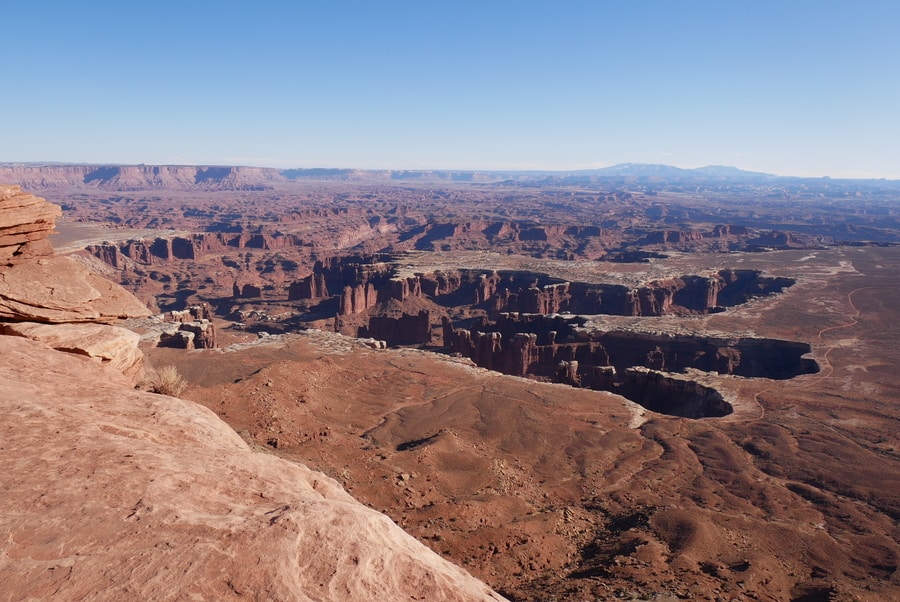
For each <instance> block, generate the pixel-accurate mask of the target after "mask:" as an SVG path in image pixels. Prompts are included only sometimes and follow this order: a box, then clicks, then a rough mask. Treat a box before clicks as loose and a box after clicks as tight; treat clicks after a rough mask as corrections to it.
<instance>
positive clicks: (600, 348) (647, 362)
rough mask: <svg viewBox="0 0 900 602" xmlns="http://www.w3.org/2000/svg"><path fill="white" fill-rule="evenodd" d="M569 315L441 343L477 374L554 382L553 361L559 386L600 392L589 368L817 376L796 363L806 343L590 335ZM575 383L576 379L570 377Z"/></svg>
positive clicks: (500, 323)
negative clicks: (563, 365)
mask: <svg viewBox="0 0 900 602" xmlns="http://www.w3.org/2000/svg"><path fill="white" fill-rule="evenodd" d="M583 323H584V319H583V318H579V317H577V316H574V317H572V316H559V315H553V316H542V315H521V314H515V313H511V314H501V315H500V316H499V319H498V320H497V321H495V322H493V321H490V320H481V321H480V322H476V323H475V324H474V325H473V326H472V328H470V329H454V328H453V327H452V325H450V324H449V321H445V324H444V344H445V345H446V346H447V347H448V348H450V349H451V350H452V351H453V352H455V353H459V354H461V355H463V356H465V357H468V358H470V359H471V360H473V361H474V362H475V363H476V364H478V365H479V366H481V367H483V368H489V369H493V370H497V371H499V372H503V373H506V374H512V375H515V376H534V377H537V378H542V379H547V380H555V379H556V378H557V376H558V375H559V374H560V363H561V362H577V363H576V364H575V366H574V372H573V367H572V366H569V367H568V368H567V370H564V371H563V372H565V373H566V374H567V376H566V378H565V379H564V380H565V381H577V382H578V383H579V384H580V385H581V386H583V387H588V388H600V387H597V386H595V383H594V382H593V380H594V378H595V377H598V378H600V379H601V380H602V379H604V378H605V377H606V375H605V374H603V375H600V374H599V373H597V372H596V371H595V370H594V368H595V367H601V368H603V367H614V368H615V369H616V371H617V372H618V373H620V374H622V373H624V371H625V370H627V369H628V368H631V367H634V366H642V367H645V368H648V369H651V370H660V371H666V372H679V371H683V370H685V369H688V368H692V369H695V370H701V371H704V372H718V373H721V374H734V375H736V376H745V377H751V378H760V377H761V378H770V379H776V380H781V379H789V378H793V377H794V376H797V375H800V374H812V373H816V372H818V370H819V367H818V364H816V362H815V361H814V360H811V359H807V358H806V357H804V356H805V355H806V354H808V353H809V352H810V351H811V347H810V345H809V344H807V343H802V342H797V341H782V340H776V339H764V338H749V337H733V338H726V337H716V336H693V335H687V334H659V333H649V332H647V333H645V332H630V331H608V332H603V331H590V330H587V329H584V328H581V325H582V324H583ZM576 376H577V378H576Z"/></svg>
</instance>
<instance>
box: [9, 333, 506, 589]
mask: <svg viewBox="0 0 900 602" xmlns="http://www.w3.org/2000/svg"><path fill="white" fill-rule="evenodd" d="M0 358H2V359H0V442H2V443H0V446H2V449H3V453H2V454H0V488H2V490H3V495H2V496H0V574H2V575H3V587H2V589H3V592H4V597H5V599H7V600H26V599H45V600H76V599H77V600H176V599H207V600H232V599H238V598H243V599H247V600H266V599H272V600H344V601H352V600H367V601H368V600H414V599H418V600H460V601H462V600H499V599H501V598H500V597H499V596H498V595H497V594H495V593H493V592H492V591H491V590H490V589H489V588H488V587H487V586H485V585H484V584H482V583H481V582H479V581H477V580H476V579H474V578H473V577H471V576H470V575H468V574H467V573H466V572H465V571H463V570H462V569H460V568H458V567H456V566H454V565H452V564H450V563H448V562H446V561H444V560H443V559H441V558H440V557H439V556H437V555H436V554H434V553H433V552H431V551H430V550H428V549H427V548H426V547H425V546H423V545H422V544H420V543H418V542H417V541H416V540H414V539H413V538H412V537H410V536H409V535H407V534H406V533H405V532H403V531H402V530H401V529H400V528H399V527H397V525H395V524H394V523H393V522H391V521H390V520H389V519H388V518H387V517H385V516H384V515H382V514H380V513H378V512H376V511H374V510H371V509H369V508H366V507H364V506H362V505H361V504H359V503H357V502H356V501H355V500H354V499H353V498H351V497H350V496H349V495H348V494H347V493H346V492H345V491H343V490H342V489H341V488H340V487H339V486H338V485H337V484H336V482H335V481H333V480H332V479H330V478H328V477H326V476H325V475H323V474H321V473H317V472H314V471H311V470H309V469H308V468H306V467H304V466H302V465H299V464H295V463H292V462H288V461H284V460H281V459H279V458H276V457H274V456H272V455H269V454H265V453H261V452H256V451H252V450H251V449H249V448H248V447H247V445H246V444H245V443H244V442H243V441H242V440H241V439H240V437H238V436H237V435H236V434H235V433H234V431H232V430H231V429H230V428H228V427H227V426H226V425H225V424H224V423H223V422H221V421H220V420H219V419H218V418H217V417H216V416H215V415H214V414H213V413H212V412H210V411H208V410H206V409H204V408H202V407H200V406H198V405H197V404H194V403H192V402H188V401H184V400H181V399H177V398H172V397H165V396H160V395H152V394H148V393H142V392H139V391H135V390H133V389H129V388H127V387H124V386H122V382H123V378H122V376H121V375H120V374H119V373H118V372H116V371H114V370H111V369H109V368H106V367H104V366H98V365H97V364H96V363H94V362H92V361H90V360H88V359H87V358H81V357H78V356H75V355H72V354H64V353H58V352H53V351H49V350H48V349H47V347H46V346H44V345H41V344H39V343H36V342H34V341H30V340H28V339H24V338H19V337H0Z"/></svg>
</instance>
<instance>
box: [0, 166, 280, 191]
mask: <svg viewBox="0 0 900 602" xmlns="http://www.w3.org/2000/svg"><path fill="white" fill-rule="evenodd" d="M0 181H6V182H18V183H19V184H20V185H21V186H24V187H26V188H28V189H31V190H44V189H54V188H95V189H100V190H115V191H133V190H265V189H267V188H269V187H271V184H272V183H278V182H284V181H286V178H285V177H284V176H282V175H281V172H280V171H279V170H277V169H269V168H262V167H230V166H229V167H217V166H196V165H31V164H29V165H15V164H14V165H0Z"/></svg>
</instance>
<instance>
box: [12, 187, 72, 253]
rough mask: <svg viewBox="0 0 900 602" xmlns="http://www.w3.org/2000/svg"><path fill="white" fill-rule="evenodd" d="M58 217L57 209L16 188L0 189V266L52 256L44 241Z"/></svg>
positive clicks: (48, 246)
mask: <svg viewBox="0 0 900 602" xmlns="http://www.w3.org/2000/svg"><path fill="white" fill-rule="evenodd" d="M61 215H62V210H61V209H60V207H59V205H54V204H52V203H48V202H47V201H46V200H44V199H42V198H41V197H37V196H34V195H33V194H28V193H26V192H22V190H21V188H20V187H19V186H0V265H13V264H14V263H17V262H21V261H24V260H28V259H35V258H38V257H48V256H50V255H53V245H51V244H50V241H49V240H48V239H47V237H48V236H50V235H51V234H52V233H53V228H54V226H55V225H56V218H58V217H60V216H61Z"/></svg>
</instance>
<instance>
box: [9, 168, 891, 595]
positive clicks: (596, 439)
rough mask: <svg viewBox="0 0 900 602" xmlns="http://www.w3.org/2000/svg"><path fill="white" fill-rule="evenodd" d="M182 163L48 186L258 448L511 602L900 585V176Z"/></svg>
mask: <svg viewBox="0 0 900 602" xmlns="http://www.w3.org/2000/svg"><path fill="white" fill-rule="evenodd" d="M194 169H195V172H194V173H195V175H194V176H192V177H194V179H195V182H194V184H178V185H173V188H170V189H166V188H162V187H156V188H153V187H150V186H147V185H145V186H147V187H146V188H145V189H143V190H140V191H138V190H134V191H128V190H125V189H124V188H122V189H117V188H115V187H116V186H118V184H115V185H114V184H111V183H110V182H112V181H113V180H112V179H97V180H95V181H96V182H100V181H101V180H102V182H104V184H102V186H107V187H106V188H103V187H101V184H97V185H96V186H94V185H93V184H92V183H85V182H80V183H79V182H77V181H76V180H77V178H76V180H72V181H71V182H70V183H69V184H68V185H64V186H63V185H61V186H51V185H48V186H47V187H46V188H45V189H44V190H45V192H44V193H45V194H47V196H49V197H51V199H53V200H55V201H56V202H58V203H60V205H61V206H62V207H63V216H64V219H63V221H61V222H60V223H59V230H60V231H61V234H60V235H58V239H59V240H60V242H59V243H57V244H58V246H59V247H61V248H63V249H64V250H65V252H66V253H67V254H69V256H70V257H71V258H73V259H75V260H77V262H78V263H79V265H82V266H89V267H90V269H92V270H93V271H95V272H96V273H98V274H104V275H105V276H106V277H108V278H112V279H115V280H116V281H117V282H118V283H120V284H121V285H122V286H124V287H126V288H128V289H129V290H131V291H133V292H134V293H135V294H136V295H137V296H138V297H139V298H140V299H141V300H142V301H144V302H145V303H147V304H148V305H149V306H150V307H151V308H152V309H153V310H154V311H160V312H164V313H161V314H160V315H158V316H155V317H140V318H135V319H132V320H129V321H128V322H127V324H128V326H129V327H130V328H131V329H132V330H133V331H135V332H136V333H138V334H139V335H140V337H141V341H142V343H141V346H142V347H143V349H144V352H145V354H146V356H147V358H148V361H149V364H150V366H151V370H152V367H160V366H166V365H176V366H177V367H178V369H179V371H180V372H181V373H182V374H183V375H184V377H185V378H186V380H187V382H188V388H187V390H186V391H185V393H184V396H185V397H186V398H188V399H193V400H195V401H197V402H199V403H201V404H203V405H205V406H207V407H208V408H209V409H210V410H212V411H213V412H214V413H215V414H217V415H218V416H219V417H220V418H221V419H222V420H224V421H226V422H227V423H228V424H229V425H230V426H231V427H232V428H233V429H234V430H235V431H236V432H237V433H238V435H240V437H241V439H243V440H244V441H245V442H246V443H247V445H249V446H250V447H251V448H254V449H265V450H267V451H268V454H269V455H271V456H276V457H279V458H281V459H283V460H287V461H289V462H295V463H300V464H303V465H305V466H309V467H310V468H312V469H315V470H320V471H322V472H324V473H326V474H328V475H329V476H330V477H331V478H333V479H335V480H336V481H337V482H338V483H340V484H341V485H342V486H343V487H344V488H345V489H346V490H347V491H348V492H349V493H351V494H352V495H353V496H354V497H355V498H357V499H359V500H361V501H362V502H363V503H364V504H366V505H367V506H369V507H371V508H374V509H376V510H379V511H383V512H384V513H386V514H387V515H388V516H390V517H391V518H392V519H393V520H394V521H395V522H396V523H398V524H399V525H400V526H402V527H403V528H404V529H405V530H407V531H408V532H409V533H410V534H412V535H413V536H415V537H416V538H417V539H418V540H419V541H420V542H422V543H423V544H425V545H427V546H428V547H430V548H431V549H432V550H434V551H435V552H437V553H438V554H440V555H441V556H443V557H445V558H447V559H450V560H452V561H453V562H455V563H457V564H459V565H462V566H463V567H464V568H466V569H467V570H468V571H470V572H471V573H472V574H474V575H475V576H476V577H478V578H480V579H483V580H484V581H485V582H486V583H488V584H489V585H490V586H491V587H493V588H494V589H495V590H497V591H500V592H501V593H502V594H503V595H505V596H506V597H508V598H510V599H514V600H549V599H557V600H583V599H623V598H624V599H628V598H632V599H634V598H638V599H657V600H672V599H709V600H792V601H793V600H796V601H798V602H800V601H818V600H845V599H847V600H893V599H896V598H897V597H898V595H900V581H898V580H900V575H898V572H897V562H898V557H900V544H898V542H900V532H898V530H897V526H896V525H897V517H898V509H900V499H898V497H897V493H896V492H897V491H900V486H898V485H900V483H898V480H900V464H898V459H900V457H898V447H897V445H898V441H897V437H896V432H895V431H896V429H895V428H894V426H895V424H896V421H897V420H898V418H900V414H898V409H897V406H896V403H895V399H896V393H897V387H898V384H897V380H896V377H895V376H894V374H893V370H892V366H894V365H896V362H897V361H900V358H898V357H895V356H896V355H897V353H896V351H895V349H896V345H894V344H893V341H894V340H895V339H896V337H897V336H898V333H897V332H896V330H897V324H900V320H897V319H896V318H897V316H896V315H895V314H896V307H895V304H894V303H893V295H894V294H895V291H896V290H897V286H898V285H897V282H896V274H898V273H900V247H897V246H895V245H896V244H897V243H900V224H898V223H897V209H896V200H897V197H896V191H895V190H894V188H892V187H891V183H874V182H852V181H836V182H831V181H810V180H797V181H792V180H786V179H772V178H768V177H762V176H759V175H757V176H754V177H749V176H747V177H744V176H742V177H740V178H737V179H735V178H731V179H729V178H728V177H725V176H722V175H709V174H705V175H704V174H697V173H691V174H675V175H659V174H657V175H628V173H623V174H605V175H604V174H571V175H569V176H565V177H561V176H558V175H552V174H551V175H547V174H544V175H540V176H533V177H532V176H529V177H524V176H523V177H518V176H516V177H513V178H509V179H499V180H498V179H492V178H491V177H486V176H481V175H478V174H469V175H468V176H467V177H463V176H462V175H457V176H449V175H446V174H443V175H440V176H434V175H433V174H432V175H431V176H428V177H425V176H423V175H422V174H421V173H418V174H407V176H408V177H407V176H403V177H400V176H399V175H398V174H397V173H394V174H379V173H367V172H360V173H357V172H353V173H349V172H346V173H345V172H343V171H342V170H325V171H326V172H327V173H324V172H323V173H318V172H316V173H303V174H285V173H281V175H280V177H282V178H283V180H279V179H278V178H276V177H274V176H273V177H272V179H270V180H269V181H268V183H267V184H266V185H267V186H270V187H271V188H270V189H268V190H251V189H246V188H245V189H241V190H236V189H227V188H218V189H215V190H214V189H212V188H203V187H199V186H197V183H196V173H199V172H197V171H196V170H201V169H203V168H194ZM238 171H240V169H238ZM313 171H315V170H313ZM338 172H340V173H338ZM223 173H224V172H223ZM48 174H49V172H48ZM267 177H268V176H267ZM467 178H468V179H467ZM221 181H223V182H224V176H223V179H222V180H221ZM248 181H249V180H248ZM92 182H93V181H92ZM192 186H193V187H192ZM204 186H212V183H211V181H210V182H207V184H204ZM352 337H358V338H352ZM2 338H5V337H2ZM501 372H502V373H505V374H501ZM426 597H427V596H426Z"/></svg>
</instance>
